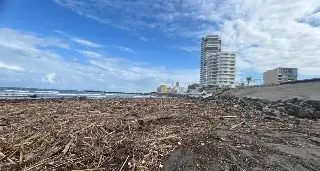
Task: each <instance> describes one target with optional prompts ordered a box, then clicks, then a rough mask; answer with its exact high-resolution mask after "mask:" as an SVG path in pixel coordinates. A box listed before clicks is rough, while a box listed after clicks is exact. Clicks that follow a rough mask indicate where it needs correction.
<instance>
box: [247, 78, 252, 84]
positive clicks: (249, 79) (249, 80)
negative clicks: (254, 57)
mask: <svg viewBox="0 0 320 171" xmlns="http://www.w3.org/2000/svg"><path fill="white" fill-rule="evenodd" d="M246 79H247V82H248V85H249V84H250V82H251V81H252V77H251V76H250V77H247V78H246Z"/></svg>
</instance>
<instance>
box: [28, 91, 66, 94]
mask: <svg viewBox="0 0 320 171" xmlns="http://www.w3.org/2000/svg"><path fill="white" fill-rule="evenodd" d="M34 93H36V94H59V93H60V92H59V91H35V92H34Z"/></svg>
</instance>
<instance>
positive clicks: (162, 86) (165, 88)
mask: <svg viewBox="0 0 320 171" xmlns="http://www.w3.org/2000/svg"><path fill="white" fill-rule="evenodd" d="M157 92H158V93H167V92H168V89H167V86H166V85H160V87H158V88H157Z"/></svg>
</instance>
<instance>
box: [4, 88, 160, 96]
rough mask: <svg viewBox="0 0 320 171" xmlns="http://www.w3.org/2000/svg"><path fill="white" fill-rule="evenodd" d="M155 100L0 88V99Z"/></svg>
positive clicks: (73, 92) (94, 92) (59, 91)
mask: <svg viewBox="0 0 320 171" xmlns="http://www.w3.org/2000/svg"><path fill="white" fill-rule="evenodd" d="M81 97H82V98H88V99H106V98H155V96H150V95H142V94H140V93H137V94H132V93H130V94H128V93H110V92H104V91H78V90H55V89H36V88H17V87H0V99H48V98H81Z"/></svg>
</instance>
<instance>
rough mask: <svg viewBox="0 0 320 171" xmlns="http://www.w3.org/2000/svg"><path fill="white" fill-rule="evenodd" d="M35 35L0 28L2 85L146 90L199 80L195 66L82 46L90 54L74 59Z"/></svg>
mask: <svg viewBox="0 0 320 171" xmlns="http://www.w3.org/2000/svg"><path fill="white" fill-rule="evenodd" d="M9 39H10V40H11V41H10V45H7V44H6V40H9ZM34 39H43V38H42V37H36V36H31V35H29V34H25V33H21V32H19V31H13V32H0V61H1V63H0V78H4V79H3V81H2V85H3V86H6V85H7V86H23V87H38V88H58V89H79V90H83V89H96V90H108V91H127V92H148V91H155V89H156V87H157V86H159V84H162V83H167V84H171V83H172V82H173V81H180V82H181V83H182V84H188V83H193V82H198V75H199V71H198V69H179V68H177V69H168V68H165V67H159V66H151V65H150V64H146V63H141V62H135V61H130V60H127V59H123V58H111V57H106V56H104V55H103V54H100V53H97V52H91V51H85V50H79V53H83V54H84V55H88V56H91V57H93V58H90V60H88V61H80V62H77V61H73V60H70V57H68V58H64V57H63V56H61V55H60V54H59V53H57V52H55V51H54V50H45V49H43V48H38V44H37V43H38V42H37V41H31V40H34ZM17 44H19V46H16V45H17ZM102 56H103V58H102Z"/></svg>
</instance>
